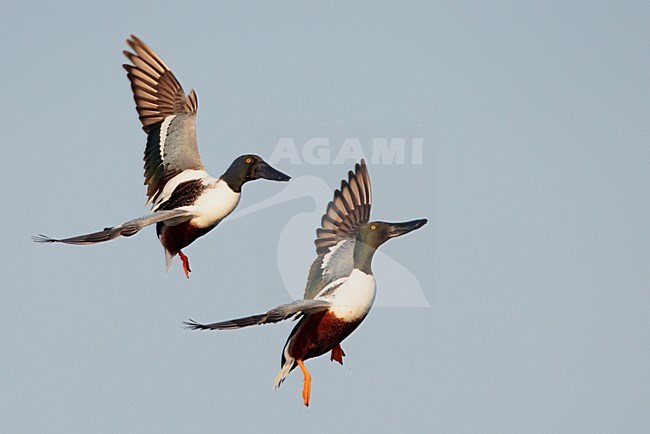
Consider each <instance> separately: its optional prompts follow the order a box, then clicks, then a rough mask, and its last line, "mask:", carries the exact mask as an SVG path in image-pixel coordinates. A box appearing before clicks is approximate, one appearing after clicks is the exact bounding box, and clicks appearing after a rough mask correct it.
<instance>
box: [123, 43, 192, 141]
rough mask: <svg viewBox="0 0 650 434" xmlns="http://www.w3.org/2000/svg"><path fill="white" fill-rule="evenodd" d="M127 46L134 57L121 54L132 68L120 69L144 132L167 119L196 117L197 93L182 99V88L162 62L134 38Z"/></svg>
mask: <svg viewBox="0 0 650 434" xmlns="http://www.w3.org/2000/svg"><path fill="white" fill-rule="evenodd" d="M126 42H127V44H129V46H130V47H131V48H132V49H133V51H134V53H132V52H129V51H124V55H125V56H126V57H127V58H128V59H129V60H130V61H131V63H132V65H128V64H125V65H123V66H124V69H126V71H127V76H128V77H129V81H130V82H131V89H132V90H133V99H135V105H136V110H137V111H138V115H140V121H141V122H142V128H143V129H144V130H145V132H149V129H150V126H151V125H154V124H157V123H158V122H162V121H163V120H165V118H166V117H167V116H170V115H179V114H192V115H193V114H196V111H197V110H198V101H197V98H196V93H195V92H194V91H193V90H192V91H191V92H190V94H189V96H188V95H185V91H183V87H182V86H181V85H180V83H179V82H178V80H177V79H176V77H175V76H174V73H173V72H172V71H171V70H170V69H169V67H168V66H167V65H166V64H165V62H164V61H163V60H162V59H161V58H160V57H158V55H157V54H156V53H154V51H153V50H152V49H151V48H150V47H149V46H148V45H147V44H145V43H144V42H142V41H141V40H140V39H138V38H137V37H136V36H135V35H131V39H127V40H126Z"/></svg>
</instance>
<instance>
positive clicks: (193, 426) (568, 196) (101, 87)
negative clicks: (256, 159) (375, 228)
mask: <svg viewBox="0 0 650 434" xmlns="http://www.w3.org/2000/svg"><path fill="white" fill-rule="evenodd" d="M348 3H349V2H309V3H300V2H193V1H189V2H182V4H181V3H180V2H158V3H153V2H151V3H148V2H105V4H96V3H94V2H81V1H79V2H56V3H55V2H27V1H20V2H18V1H6V2H4V3H3V6H2V14H0V34H1V35H2V43H1V44H0V49H1V50H2V51H1V53H0V54H1V55H0V62H1V65H0V66H1V70H2V71H3V73H2V77H3V80H2V85H1V86H2V92H1V95H2V97H3V98H2V99H3V104H2V109H1V110H2V116H1V117H0V123H1V125H0V127H1V128H0V130H1V131H2V143H3V146H4V149H5V152H4V158H2V159H1V160H0V168H1V169H2V170H1V171H0V173H2V175H1V176H2V183H3V185H4V186H5V189H4V201H3V203H4V206H3V209H4V213H3V217H2V222H3V227H4V229H5V230H4V232H3V236H2V240H3V245H4V247H5V248H4V249H3V253H2V256H1V257H0V271H1V272H2V274H3V284H2V301H1V302H0V318H2V321H3V323H4V326H3V327H2V328H1V329H0V342H1V344H2V352H1V355H0V389H1V390H2V393H0V409H1V410H0V413H1V414H2V416H1V417H0V431H2V432H43V433H45V432H47V433H52V432H54V433H86V432H169V433H177V432H189V431H201V432H238V431H239V432H241V431H253V430H255V431H267V432H268V431H270V432H274V431H280V430H282V431H284V432H304V431H305V430H307V429H308V430H309V431H310V432H332V431H333V430H335V431H340V432H364V431H371V430H372V431H379V432H389V431H396V430H399V431H407V430H410V431H414V432H418V431H419V432H422V431H425V430H426V431H427V432H441V433H443V432H444V433H448V432H454V433H522V432H526V433H533V432H539V433H548V432H553V433H562V432H564V433H576V432H588V433H599V432H602V433H605V432H626V433H645V432H648V430H650V413H649V412H648V408H649V405H650V374H649V372H650V371H649V370H648V366H650V339H649V338H650V336H649V333H648V330H650V316H649V315H648V311H649V310H650V293H649V290H648V289H649V287H650V267H649V266H648V265H649V263H650V229H649V228H650V225H648V217H649V215H650V199H649V197H650V196H649V195H648V188H649V186H650V171H649V170H648V165H649V164H650V146H649V145H650V122H649V121H648V120H649V119H650V85H649V84H648V83H649V81H648V77H650V56H649V55H648V54H649V52H650V31H649V30H648V22H650V4H648V3H647V2H594V1H573V2H507V1H504V2H409V3H408V4H402V2H391V3H388V2H381V3H375V2H355V3H354V4H352V5H350V4H348ZM130 33H135V34H136V35H138V36H139V37H141V38H142V39H143V40H144V41H145V42H147V43H148V44H150V45H151V46H152V47H153V48H154V49H155V50H156V51H157V52H158V53H159V54H160V55H161V56H162V57H163V59H164V60H165V61H166V62H167V63H168V64H169V65H170V66H171V67H172V69H173V70H174V72H175V73H176V75H177V77H178V78H179V80H180V81H181V82H182V84H183V85H184V87H185V89H186V90H189V89H190V88H194V89H196V91H197V93H198V96H199V107H200V109H199V117H198V121H197V122H198V130H199V131H198V134H199V146H200V150H201V153H202V156H203V161H204V163H205V165H206V167H207V168H208V170H209V171H210V172H211V173H212V174H213V175H219V174H221V173H222V172H223V170H225V168H226V167H227V166H228V164H229V163H230V161H231V160H232V159H233V158H234V157H235V156H237V155H239V154H241V153H245V152H255V153H259V154H261V155H263V156H266V157H268V156H270V155H271V154H272V152H273V149H274V147H275V146H276V144H277V141H278V139H279V138H282V137H295V138H296V143H297V144H298V146H301V144H304V142H305V140H307V139H309V138H317V137H327V138H330V139H331V142H330V148H331V152H332V153H333V155H335V154H336V152H338V151H339V150H340V147H341V145H342V141H343V140H344V139H345V138H350V137H353V138H359V140H360V141H361V142H362V145H363V146H364V150H365V151H366V152H369V149H370V145H369V143H371V140H372V139H373V138H376V137H380V138H381V137H393V136H397V137H405V138H409V139H410V138H412V137H421V138H423V140H424V142H423V143H424V148H423V160H422V164H410V163H407V164H404V165H393V164H375V165H371V167H370V172H371V176H372V181H373V187H374V194H375V196H374V197H375V203H374V205H373V213H372V216H373V218H375V219H381V220H398V221H399V220H407V219H414V218H421V217H428V218H429V225H427V226H426V227H424V228H423V229H421V230H420V231H418V232H415V233H413V234H410V235H409V236H407V237H404V238H403V239H398V240H395V241H391V242H390V243H388V244H386V245H385V246H384V247H383V248H382V250H383V253H384V254H385V255H386V257H388V258H389V259H386V260H385V261H384V260H383V259H382V261H384V262H381V263H380V262H379V261H377V263H376V264H375V274H376V275H377V280H378V291H379V294H380V295H379V297H384V303H383V305H382V306H377V307H376V308H375V309H373V311H372V312H371V313H370V315H369V317H368V318H367V319H366V321H365V322H364V323H363V324H362V325H361V327H360V328H359V329H358V330H357V331H356V332H355V333H354V334H353V335H352V336H351V337H350V338H349V339H348V340H346V341H345V342H344V345H343V348H344V349H345V351H346V352H347V354H348V357H347V358H346V364H345V365H344V366H343V367H341V366H338V365H335V364H333V363H331V362H329V360H327V359H326V358H320V359H316V360H312V361H310V362H308V367H309V368H310V370H311V372H312V375H313V389H312V406H311V407H310V408H308V409H305V408H304V407H303V406H302V403H301V398H300V390H301V385H302V377H301V375H300V373H299V372H297V371H294V372H293V373H292V374H291V375H290V376H289V378H288V380H287V382H286V383H285V384H284V385H283V386H282V388H280V389H279V390H276V391H273V390H271V385H272V381H273V378H274V376H275V374H276V373H277V371H278V370H279V367H280V366H279V365H280V352H281V349H282V346H283V344H284V341H285V339H286V336H287V335H288V334H289V332H290V330H291V327H292V324H279V325H274V326H266V327H258V328H254V329H248V330H241V331H235V332H213V333H207V332H203V333H199V332H190V331H187V330H184V329H183V328H182V327H181V321H183V320H185V319H187V318H188V317H192V318H194V319H196V320H199V321H213V320H219V319H227V318H230V317H233V316H239V315H245V314H249V313H257V312H261V311H263V310H265V309H266V308H270V307H273V306H274V305H276V304H280V303H283V302H286V301H288V300H289V299H290V297H291V295H292V294H294V293H295V292H298V293H299V292H300V291H301V289H302V288H301V287H300V285H302V284H303V282H304V279H305V277H306V275H307V266H308V264H309V262H310V261H311V260H312V259H313V257H314V254H315V253H314V250H313V244H312V239H313V235H314V231H315V229H316V226H317V224H318V223H319V220H320V219H319V217H318V216H319V215H320V213H322V211H323V210H324V209H325V205H326V203H327V201H328V200H329V199H330V197H331V193H332V190H333V189H334V188H335V187H337V186H338V183H339V181H340V179H341V178H342V177H343V176H345V174H346V172H347V170H349V169H350V168H351V167H352V162H351V161H350V162H347V163H346V164H342V165H338V164H334V163H332V164H325V165H319V166H314V165H311V164H307V163H306V162H304V161H302V162H301V163H302V164H292V163H291V162H289V161H287V160H284V161H279V162H278V164H277V165H278V168H279V169H280V170H283V171H285V172H287V173H289V174H291V175H293V176H294V181H295V184H294V185H296V186H297V187H296V188H297V190H294V191H293V193H295V192H296V191H297V193H296V194H293V193H292V191H289V190H286V191H285V190H283V188H284V187H285V186H284V185H280V184H277V183H268V182H267V183H264V182H256V183H253V184H251V185H247V186H246V187H245V190H244V197H243V200H242V203H241V207H242V208H241V209H242V210H244V209H245V208H247V207H250V206H252V205H254V204H255V203H257V202H258V201H263V200H265V199H269V198H272V199H271V202H269V203H271V206H268V207H265V208H263V209H260V210H258V211H257V212H254V213H250V214H248V215H244V216H242V217H241V218H237V219H233V220H232V221H230V222H228V223H227V224H224V225H223V227H220V228H218V229H217V230H215V231H214V232H213V233H211V234H209V235H207V236H206V237H204V238H203V239H201V240H200V241H198V242H197V243H196V244H194V245H193V246H192V247H191V248H189V249H188V250H187V252H186V253H187V254H188V255H189V257H190V259H191V263H192V267H193V269H194V272H193V274H192V278H191V279H190V281H186V280H185V279H184V277H183V276H182V273H181V271H180V269H179V263H178V262H176V263H175V264H174V269H173V270H172V272H170V273H165V270H164V255H163V251H162V248H161V246H160V245H159V243H158V241H157V240H156V238H155V235H154V230H153V229H149V230H145V231H143V233H141V234H139V235H138V236H137V237H134V238H131V239H123V240H117V241H114V242H110V243H107V244H105V245H98V246H93V247H86V248H83V247H75V246H61V245H51V246H42V245H36V244H34V243H32V242H31V241H30V238H29V237H30V235H33V234H36V233H39V232H43V233H45V234H48V235H53V236H64V235H74V234H77V233H82V232H86V231H93V230H96V229H100V228H103V227H104V226H109V225H113V224H116V223H120V222H122V221H124V220H127V219H129V218H132V217H137V216H139V215H142V214H144V213H146V212H147V209H146V208H145V207H143V204H144V202H145V189H144V187H143V185H142V151H143V149H144V141H145V136H144V134H143V133H142V132H141V130H140V126H139V123H138V120H137V116H136V113H135V110H134V107H133V101H132V97H131V92H130V88H129V85H128V81H127V79H126V77H125V73H124V71H123V70H122V68H121V64H122V63H124V61H125V59H124V57H123V56H122V54H121V51H122V50H123V49H125V48H126V45H125V43H124V40H125V39H126V37H127V36H128V35H129V34H130ZM366 156H367V157H368V158H370V156H369V155H366ZM294 181H292V182H294ZM290 184H291V183H290ZM289 193H292V194H293V195H292V194H289ZM276 195H280V196H276ZM282 195H284V196H282ZM273 201H275V202H273ZM291 258H295V263H293V262H292V259H291ZM389 260H392V261H395V264H397V265H390V264H391V263H390V262H388V261H389ZM404 276H406V277H404ZM406 278H408V279H409V280H408V282H409V283H408V284H404V283H403V282H402V279H406ZM296 282H297V283H296ZM286 285H288V286H289V287H288V286H286ZM296 286H298V287H297V288H296ZM400 291H403V294H404V296H403V298H402V299H406V298H408V300H411V302H410V303H404V304H406V305H410V306H411V307H405V306H398V305H399V303H398V301H399V300H400V294H402V293H401V292H400ZM378 301H379V300H378ZM413 306H419V307H413Z"/></svg>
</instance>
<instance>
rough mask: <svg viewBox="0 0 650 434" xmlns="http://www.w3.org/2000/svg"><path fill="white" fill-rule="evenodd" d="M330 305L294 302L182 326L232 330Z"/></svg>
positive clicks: (307, 312) (273, 321) (281, 319)
mask: <svg viewBox="0 0 650 434" xmlns="http://www.w3.org/2000/svg"><path fill="white" fill-rule="evenodd" d="M330 306H331V303H330V302H328V301H324V300H296V301H294V302H293V303H289V304H283V305H280V306H278V307H276V308H274V309H271V310H270V311H268V312H266V313H262V314H259V315H251V316H247V317H243V318H237V319H232V320H228V321H221V322H215V323H212V324H199V323H197V322H196V321H193V320H189V321H185V322H184V324H185V325H186V326H187V327H188V328H190V329H192V330H232V329H239V328H242V327H249V326H253V325H259V324H271V323H276V322H279V321H283V320H285V319H289V318H292V317H294V316H296V315H298V314H311V313H316V312H321V311H324V310H327V309H328V308H329V307H330Z"/></svg>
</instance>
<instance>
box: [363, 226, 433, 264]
mask: <svg viewBox="0 0 650 434" xmlns="http://www.w3.org/2000/svg"><path fill="white" fill-rule="evenodd" d="M427 221H428V220H427V219H419V220H411V221H409V222H403V223H386V222H370V223H366V224H364V225H363V226H361V228H360V229H359V232H358V233H357V238H356V242H355V245H354V267H355V268H358V269H360V270H361V271H363V272H364V273H371V272H372V271H371V267H370V265H371V263H372V256H373V255H374V254H375V251H376V250H377V248H378V247H379V246H381V245H382V244H384V243H385V242H386V241H388V240H390V239H391V238H395V237H399V236H402V235H405V234H408V233H409V232H412V231H414V230H416V229H419V228H421V227H422V226H424V225H425V224H427Z"/></svg>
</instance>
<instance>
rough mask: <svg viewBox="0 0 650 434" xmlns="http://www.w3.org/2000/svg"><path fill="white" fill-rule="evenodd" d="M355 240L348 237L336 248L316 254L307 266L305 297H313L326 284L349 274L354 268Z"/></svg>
mask: <svg viewBox="0 0 650 434" xmlns="http://www.w3.org/2000/svg"><path fill="white" fill-rule="evenodd" d="M354 244H355V240H352V239H348V240H345V241H343V242H341V243H340V245H339V246H338V247H337V248H336V249H331V250H333V251H331V252H328V254H327V257H326V255H325V254H321V255H318V257H317V258H316V259H315V260H314V262H313V263H312V264H311V267H310V268H309V275H308V276H307V284H306V285H305V295H304V296H303V298H305V299H313V298H314V297H316V296H317V295H318V294H319V293H320V292H321V291H322V290H323V288H325V287H326V286H327V285H329V284H330V283H332V282H333V281H335V280H337V279H340V278H342V277H346V276H349V275H350V273H352V269H353V268H354Z"/></svg>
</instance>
